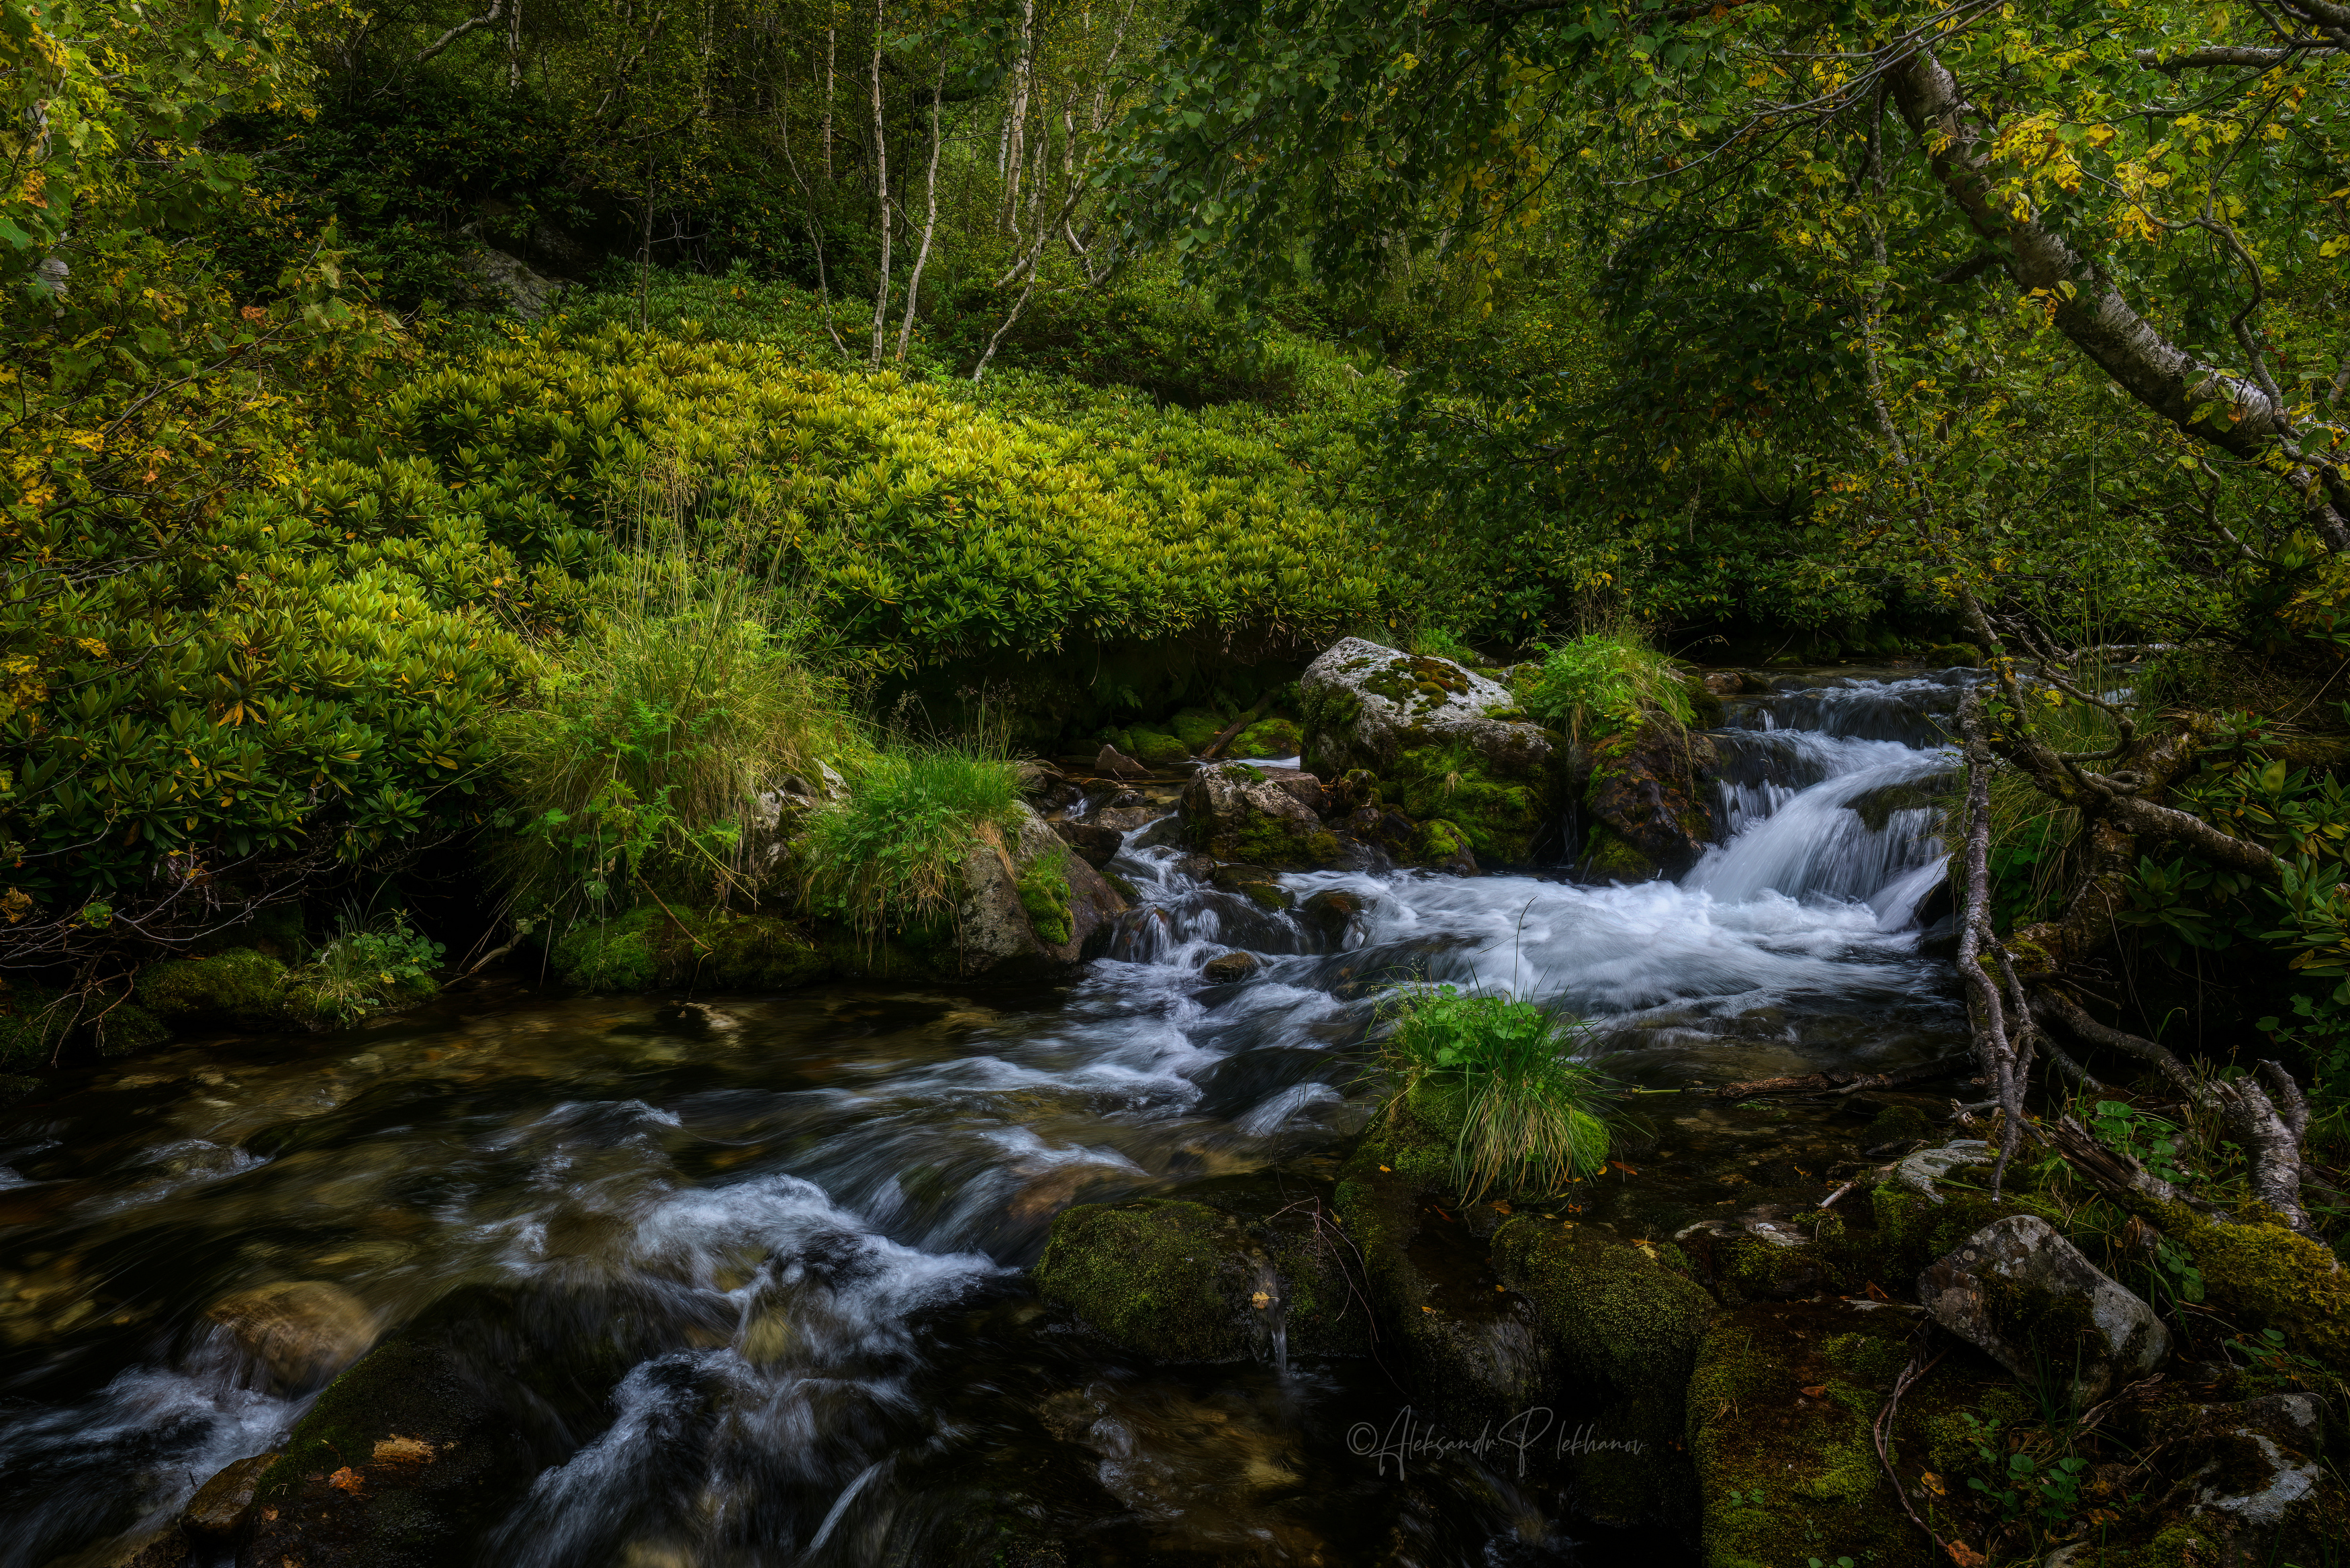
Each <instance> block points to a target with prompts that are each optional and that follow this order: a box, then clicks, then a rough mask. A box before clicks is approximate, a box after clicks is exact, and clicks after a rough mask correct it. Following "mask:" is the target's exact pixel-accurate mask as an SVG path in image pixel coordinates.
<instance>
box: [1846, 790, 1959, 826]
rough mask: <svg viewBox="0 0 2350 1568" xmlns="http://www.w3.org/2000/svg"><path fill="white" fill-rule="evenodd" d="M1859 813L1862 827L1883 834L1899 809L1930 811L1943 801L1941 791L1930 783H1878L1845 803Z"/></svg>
mask: <svg viewBox="0 0 2350 1568" xmlns="http://www.w3.org/2000/svg"><path fill="white" fill-rule="evenodd" d="M1941 804H1942V793H1941V792H1940V791H1939V790H1938V789H1936V788H1935V787H1934V786H1933V785H1932V784H1879V785H1878V786H1877V788H1875V789H1872V790H1864V791H1862V792H1861V793H1860V794H1856V795H1855V796H1853V798H1852V799H1851V800H1850V801H1848V802H1846V805H1849V806H1850V807H1851V808H1852V810H1853V811H1855V812H1856V813H1857V814H1859V816H1860V823H1861V826H1863V827H1866V828H1867V829H1868V831H1869V832H1871V833H1882V832H1884V831H1885V828H1886V825H1887V823H1889V822H1891V821H1892V820H1893V814H1894V813H1895V812H1897V811H1931V810H1933V809H1934V808H1935V807H1937V806H1939V805H1941Z"/></svg>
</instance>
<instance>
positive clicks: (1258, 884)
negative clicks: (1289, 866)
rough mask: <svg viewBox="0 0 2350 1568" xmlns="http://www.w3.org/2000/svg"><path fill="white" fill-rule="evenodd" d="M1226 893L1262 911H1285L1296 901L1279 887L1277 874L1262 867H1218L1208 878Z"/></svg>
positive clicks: (1286, 889)
mask: <svg viewBox="0 0 2350 1568" xmlns="http://www.w3.org/2000/svg"><path fill="white" fill-rule="evenodd" d="M1209 879H1210V880H1211V882H1212V883H1213V884H1214V885H1215V886H1216V887H1218V888H1222V889H1223V890H1224V891H1225V892H1227V893H1238V894H1240V895H1241V896H1242V897H1243V898H1247V899H1248V900H1249V901H1250V902H1251V903H1253V904H1255V905H1256V906H1257V907H1258V908H1259V909H1288V908H1289V907H1290V905H1291V904H1293V903H1295V901H1296V900H1295V897H1294V896H1293V895H1292V894H1291V893H1290V891H1289V889H1288V888H1284V887H1283V886H1282V885H1281V878H1280V876H1279V874H1278V873H1276V872H1274V871H1270V870H1267V869H1266V868H1265V867H1262V866H1219V867H1216V869H1215V870H1214V872H1213V873H1211V876H1210V878H1209Z"/></svg>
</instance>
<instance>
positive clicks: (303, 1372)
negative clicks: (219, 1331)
mask: <svg viewBox="0 0 2350 1568" xmlns="http://www.w3.org/2000/svg"><path fill="white" fill-rule="evenodd" d="M204 1315H205V1316H207V1317H209V1318H211V1319H212V1320H213V1322H214V1323H217V1324H222V1325H224V1327H226V1328H227V1329H228V1331H229V1332H230V1333H231V1334H234V1335H235V1336H236V1342H237V1344H238V1345H241V1346H243V1347H244V1350H245V1352H246V1353H247V1354H248V1355H252V1356H254V1357H255V1359H256V1360H259V1361H260V1362H261V1363H263V1365H265V1366H267V1367H268V1368H269V1370H270V1373H271V1375H272V1376H275V1377H276V1379H277V1381H278V1382H279V1383H281V1384H283V1385H285V1386H286V1387H287V1388H290V1389H296V1390H300V1389H308V1388H315V1387H317V1386H318V1385H319V1384H320V1383H323V1382H325V1381H326V1380H327V1379H328V1378H329V1377H331V1376H334V1375H335V1374H336V1373H338V1372H340V1371H341V1370H342V1369H343V1368H344V1367H346V1366H349V1365H350V1364H351V1363H352V1362H354V1361H357V1360H358V1359H359V1357H360V1356H361V1355H364V1354H366V1352H367V1348H368V1346H369V1345H372V1344H374V1343H375V1336H376V1319H375V1314H373V1313H371V1312H369V1310H368V1309H367V1306H366V1304H365V1303H362V1302H360V1300H359V1298H358V1297H357V1296H354V1295H352V1294H351V1293H349V1292H348V1291H347V1290H345V1289H343V1288H342V1287H341V1286H340V1285H336V1284H329V1283H328V1282H326V1281H324V1280H286V1281H281V1282H277V1283H276V1284H268V1285H262V1286H259V1287H257V1288H255V1289H254V1290H249V1291H239V1292H237V1293H235V1294H234V1295H226V1296H223V1297H222V1298H221V1299H220V1300H218V1301H216V1302H214V1303H213V1304H212V1305H211V1306H209V1307H207V1308H205V1309H204Z"/></svg>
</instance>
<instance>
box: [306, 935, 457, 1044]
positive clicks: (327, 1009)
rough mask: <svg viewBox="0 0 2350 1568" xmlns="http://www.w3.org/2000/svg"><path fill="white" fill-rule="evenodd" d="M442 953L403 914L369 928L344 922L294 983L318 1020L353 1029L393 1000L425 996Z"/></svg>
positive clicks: (438, 966)
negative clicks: (347, 1024)
mask: <svg viewBox="0 0 2350 1568" xmlns="http://www.w3.org/2000/svg"><path fill="white" fill-rule="evenodd" d="M442 951H443V949H442V945H441V944H440V943H439V942H436V941H433V940H432V939H430V938H429V937H426V936H425V935H424V934H423V933H422V932H421V931H419V930H417V929H414V928H413V927H411V925H410V924H409V923H408V917H407V916H406V915H404V914H398V913H395V914H393V915H392V916H391V917H390V919H388V920H384V921H380V922H376V923H374V924H361V923H359V922H357V921H355V920H350V919H346V920H345V921H344V923H343V927H342V929H341V930H340V931H339V932H338V934H337V935H336V937H335V940H332V941H330V942H328V944H327V945H326V946H325V947H323V948H321V949H319V950H318V952H317V956H316V957H315V958H313V959H312V960H311V961H310V962H309V963H308V964H307V965H305V966H304V967H303V968H302V970H301V971H299V972H298V973H297V974H296V977H295V979H296V984H297V985H298V986H300V987H301V989H302V990H303V991H304V992H307V999H308V1002H309V1005H310V1007H311V1008H312V1010H313V1011H315V1012H317V1015H318V1016H319V1017H320V1018H322V1019H325V1020H327V1021H328V1022H330V1023H358V1022H359V1021H360V1020H361V1019H363V1018H365V1017H366V1016H367V1015H368V1014H369V1012H373V1011H375V1010H376V1009H377V1008H379V1007H381V1006H383V1005H384V1004H385V1003H386V1002H390V1001H391V1000H393V999H394V998H396V997H400V996H410V997H414V996H419V995H430V994H431V993H432V990H433V988H434V986H433V979H432V977H433V975H434V973H435V972H436V971H438V970H439V969H440V967H441V959H442Z"/></svg>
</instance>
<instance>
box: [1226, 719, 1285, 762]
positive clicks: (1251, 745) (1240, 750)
mask: <svg viewBox="0 0 2350 1568" xmlns="http://www.w3.org/2000/svg"><path fill="white" fill-rule="evenodd" d="M1224 750H1225V751H1226V752H1228V753H1231V754H1232V756H1235V757H1295V756H1297V755H1299V754H1300V753H1303V752H1304V751H1305V726H1304V725H1302V724H1300V723H1299V722H1297V721H1296V720H1295V719H1293V718H1291V717H1290V716H1289V715H1287V714H1286V713H1276V714H1274V716H1273V717H1272V718H1270V719H1259V720H1258V721H1257V722H1255V723H1253V724H1251V725H1250V726H1249V727H1248V728H1247V729H1245V730H1243V731H1242V732H1240V733H1239V734H1237V735H1235V736H1233V737H1232V744H1230V745H1228V746H1226V747H1225V748H1224Z"/></svg>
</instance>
